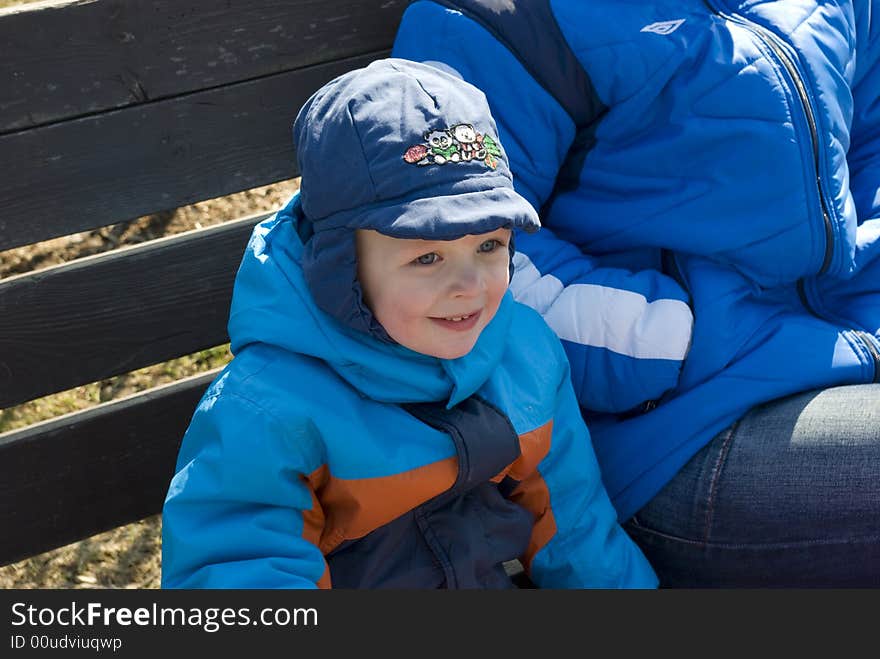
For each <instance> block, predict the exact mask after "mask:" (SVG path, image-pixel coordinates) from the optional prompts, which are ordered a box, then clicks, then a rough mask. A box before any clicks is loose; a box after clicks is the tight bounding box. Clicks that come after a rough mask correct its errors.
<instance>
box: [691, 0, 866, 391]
mask: <svg viewBox="0 0 880 659" xmlns="http://www.w3.org/2000/svg"><path fill="white" fill-rule="evenodd" d="M703 4H705V5H706V7H707V8H708V9H709V11H711V12H712V13H713V14H715V15H716V16H720V17H721V18H723V19H725V20H729V21H732V22H734V23H736V24H737V25H740V26H742V27H744V28H745V29H747V30H748V31H749V32H751V33H752V34H754V35H755V37H757V38H758V39H759V40H760V41H761V42H762V43H764V44H766V45H767V46H768V47H769V48H770V50H772V51H773V53H774V54H775V55H776V58H777V59H778V60H779V62H780V63H781V64H782V66H784V67H785V70H786V71H788V75H789V77H790V78H791V80H792V81H793V82H794V86H795V91H796V92H797V96H798V98H799V99H800V101H801V107H802V108H803V110H804V115H805V117H806V119H807V125H808V126H809V128H810V142H811V144H812V151H813V170H814V173H815V177H816V190H817V192H818V193H819V204H820V206H821V208H822V221H823V223H824V227H825V256H824V258H823V259H822V267H821V268H819V272H818V273H817V275H821V274H823V273H825V272H826V271H827V270H828V268H829V266H830V265H831V259H832V257H833V255H834V229H833V227H832V225H831V216H830V214H829V212H828V204H827V202H826V201H825V194H824V193H823V191H822V174H821V167H820V162H819V130H818V128H817V127H816V117H815V115H814V114H813V106H812V104H811V103H810V97H809V94H808V93H807V87H806V85H805V84H804V81H803V78H802V77H801V75H800V72H799V71H798V68H797V65H796V64H795V62H794V61H793V60H792V58H791V57H790V56H789V55H788V53H787V52H786V51H785V49H784V48H783V47H782V46H781V45H780V44H779V42H778V40H777V39H778V38H777V37H776V35H774V34H773V33H772V32H771V31H770V30H768V29H767V28H765V27H763V26H761V25H758V24H757V23H752V22H751V21H749V20H748V19H746V18H744V17H742V16H738V15H736V14H725V13H724V12H722V11H719V10H718V9H717V8H716V7H714V6H713V5H712V3H711V2H710V1H709V0H703ZM797 291H798V296H799V297H800V300H801V303H802V304H803V305H804V308H805V309H806V310H807V311H809V312H810V313H811V314H813V315H814V316H816V317H819V318H821V315H820V314H818V313H817V312H816V310H815V309H814V308H813V305H812V304H810V299H809V297H808V296H807V291H806V286H805V282H804V279H799V280H798V283H797ZM853 333H854V334H855V335H856V336H857V337H858V339H859V341H861V342H862V343H863V344H864V345H865V347H866V348H867V350H868V352H869V353H870V354H871V357H872V358H873V360H874V382H880V350H878V348H877V346H876V345H875V344H874V340H873V338H872V337H871V336H870V335H868V334H867V333H866V332H863V331H860V330H853Z"/></svg>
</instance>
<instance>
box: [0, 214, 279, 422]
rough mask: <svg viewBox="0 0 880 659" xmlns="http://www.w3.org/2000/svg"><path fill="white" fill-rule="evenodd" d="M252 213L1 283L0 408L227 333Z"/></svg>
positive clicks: (211, 342)
mask: <svg viewBox="0 0 880 659" xmlns="http://www.w3.org/2000/svg"><path fill="white" fill-rule="evenodd" d="M265 217H268V215H260V216H254V217H251V218H244V219H242V220H237V221H235V222H229V223H227V224H222V225H219V226H215V227H211V228H208V229H202V230H198V231H192V232H188V233H185V234H180V235H178V236H172V237H169V238H163V239H160V240H156V241H153V242H149V243H145V244H143V245H138V246H135V247H130V248H125V249H121V250H115V251H112V252H107V253H105V254H100V255H97V256H93V257H89V258H85V259H82V260H80V261H74V262H72V263H69V264H65V265H60V266H55V267H52V268H48V269H46V270H42V271H38V272H34V273H27V274H22V275H18V276H16V277H12V278H10V279H7V280H5V281H3V282H0V408H4V407H9V406H11V405H16V404H18V403H21V402H24V401H27V400H32V399H34V398H37V397H40V396H44V395H47V394H50V393H55V392H57V391H62V390H65V389H70V388H71V387H75V386H77V385H80V384H84V383H86V382H94V381H96V380H100V379H102V378H106V377H110V376H112V375H117V374H120V373H127V372H129V371H133V370H135V369H138V368H141V367H143V366H147V365H149V364H155V363H157V362H161V361H165V360H168V359H171V358H174V357H179V356H181V355H186V354H189V353H192V352H195V351H197V350H201V349H203V348H209V347H212V346H216V345H221V344H223V343H225V342H226V341H228V338H227V334H226V322H227V319H228V315H229V302H230V300H231V295H232V283H233V280H234V277H235V273H236V271H237V268H238V265H239V263H240V262H241V257H242V254H243V253H244V248H245V246H246V244H247V239H248V237H249V236H250V233H251V230H252V228H253V226H254V224H256V223H257V222H258V221H260V220H261V219H263V218H265Z"/></svg>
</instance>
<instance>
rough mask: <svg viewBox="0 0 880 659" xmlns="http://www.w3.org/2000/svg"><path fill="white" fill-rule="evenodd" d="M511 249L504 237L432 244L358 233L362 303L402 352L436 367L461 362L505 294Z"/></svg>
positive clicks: (480, 236) (481, 236) (491, 235)
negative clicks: (435, 360)
mask: <svg viewBox="0 0 880 659" xmlns="http://www.w3.org/2000/svg"><path fill="white" fill-rule="evenodd" d="M509 242H510V230H509V229H498V230H496V231H491V232H489V233H481V234H478V235H468V236H464V237H462V238H457V239H456V240H437V241H429V240H408V239H402V238H391V237H389V236H386V235H384V234H381V233H379V232H377V231H371V230H365V229H361V230H358V232H357V254H358V279H359V280H360V282H361V286H362V288H363V291H364V301H365V302H366V303H367V306H369V308H370V310H371V311H372V312H373V315H374V316H375V317H376V320H378V321H379V322H380V323H382V327H384V328H385V331H386V332H388V335H389V336H390V337H391V338H392V339H394V340H395V341H397V342H398V343H399V344H400V345H402V346H405V347H407V348H409V349H410V350H415V351H416V352H420V353H423V354H426V355H432V356H434V357H440V358H441V359H456V358H457V357H461V356H463V355H466V354H467V353H468V352H470V350H471V348H473V347H474V344H475V343H476V342H477V338H479V336H480V332H482V331H483V328H484V327H486V325H488V324H489V321H490V320H492V318H493V317H494V316H495V312H496V311H498V305H499V304H501V298H502V297H503V296H504V292H505V291H506V290H507V284H508V283H509V282H508V280H509V271H508V267H509V262H510V261H509V260H510V254H509V252H508V247H507V246H508V243H509Z"/></svg>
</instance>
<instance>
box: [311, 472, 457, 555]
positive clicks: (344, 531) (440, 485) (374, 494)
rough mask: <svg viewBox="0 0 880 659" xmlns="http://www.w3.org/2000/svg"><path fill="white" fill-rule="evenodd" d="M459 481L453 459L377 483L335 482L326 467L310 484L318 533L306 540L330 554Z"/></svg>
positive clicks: (382, 478)
mask: <svg viewBox="0 0 880 659" xmlns="http://www.w3.org/2000/svg"><path fill="white" fill-rule="evenodd" d="M457 476H458V459H457V458H455V457H451V458H446V459H445V460H440V461H438V462H433V463H431V464H427V465H424V466H422V467H418V468H417V469H413V470H411V471H405V472H402V473H400V474H393V475H391V476H380V477H377V478H356V479H343V478H336V477H335V476H332V475H330V473H329V471H328V470H327V467H326V466H323V467H321V468H319V469H316V470H315V471H314V472H312V474H310V475H309V476H308V478H307V479H306V480H307V481H308V483H309V486H310V487H311V488H312V491H313V492H314V493H315V495H316V498H314V499H313V509H312V511H309V520H310V523H311V524H313V525H314V529H312V528H310V531H309V532H310V533H311V535H312V537H308V538H307V539H308V540H310V541H311V542H313V543H314V544H316V545H317V546H318V548H319V549H320V550H321V552H322V553H323V554H325V555H326V554H328V553H330V552H331V551H333V550H334V549H335V548H336V547H338V546H339V545H340V544H341V543H342V542H343V541H345V540H352V539H355V538H362V537H363V536H365V535H367V534H368V533H370V532H372V531H374V530H376V529H377V528H379V527H380V526H384V525H385V524H387V523H388V522H390V521H392V520H393V519H395V518H397V517H400V516H401V515H402V514H404V513H405V512H407V511H409V510H412V509H413V508H415V507H416V506H419V505H421V504H423V503H425V502H426V501H428V500H429V499H432V498H434V497H435V496H437V495H438V494H440V493H441V492H445V491H446V490H448V489H449V488H450V487H452V485H453V484H454V483H455V479H456V477H457ZM319 510H320V511H321V512H320V516H319V513H317V512H316V511H319ZM304 516H305V515H304ZM319 526H320V533H316V532H315V531H316V530H318V527H319ZM304 535H305V532H304ZM315 538H317V541H316V539H315Z"/></svg>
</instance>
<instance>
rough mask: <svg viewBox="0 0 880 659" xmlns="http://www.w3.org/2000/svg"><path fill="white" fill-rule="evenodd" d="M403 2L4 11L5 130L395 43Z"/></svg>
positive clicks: (126, 4) (110, 2)
mask: <svg viewBox="0 0 880 659" xmlns="http://www.w3.org/2000/svg"><path fill="white" fill-rule="evenodd" d="M405 5H406V2H405V0H286V1H284V2H278V0H249V1H248V2H228V1H227V0H98V1H97V2H96V1H79V2H68V3H64V4H58V5H57V6H51V5H48V6H47V3H41V4H39V5H35V6H28V5H24V6H23V7H20V8H16V9H15V10H14V11H11V10H7V11H6V12H0V53H2V56H0V81H2V82H0V133H3V132H7V131H10V130H15V129H20V128H28V127H33V126H36V125H41V124H45V123H48V122H54V121H58V120H60V119H64V118H70V117H76V116H81V115H83V114H90V113H95V112H100V111H103V110H107V109H110V108H119V107H123V106H126V105H130V104H137V103H142V102H144V101H148V100H154V99H160V98H167V97H171V96H177V95H180V94H184V93H188V92H192V91H194V90H200V89H205V88H206V87H216V86H220V85H225V84H229V83H231V82H237V81H242V80H247V79H251V78H257V77H262V76H265V75H269V74H273V73H279V72H281V71H287V70H291V69H296V68H301V67H304V66H309V65H312V64H317V63H319V62H327V61H331V60H335V59H340V58H344V57H350V56H353V55H359V54H363V53H368V52H374V51H377V50H384V49H387V48H390V45H391V42H392V40H393V38H394V31H395V29H396V27H397V24H398V22H399V20H400V15H401V14H402V13H403V8H404V6H405Z"/></svg>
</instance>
